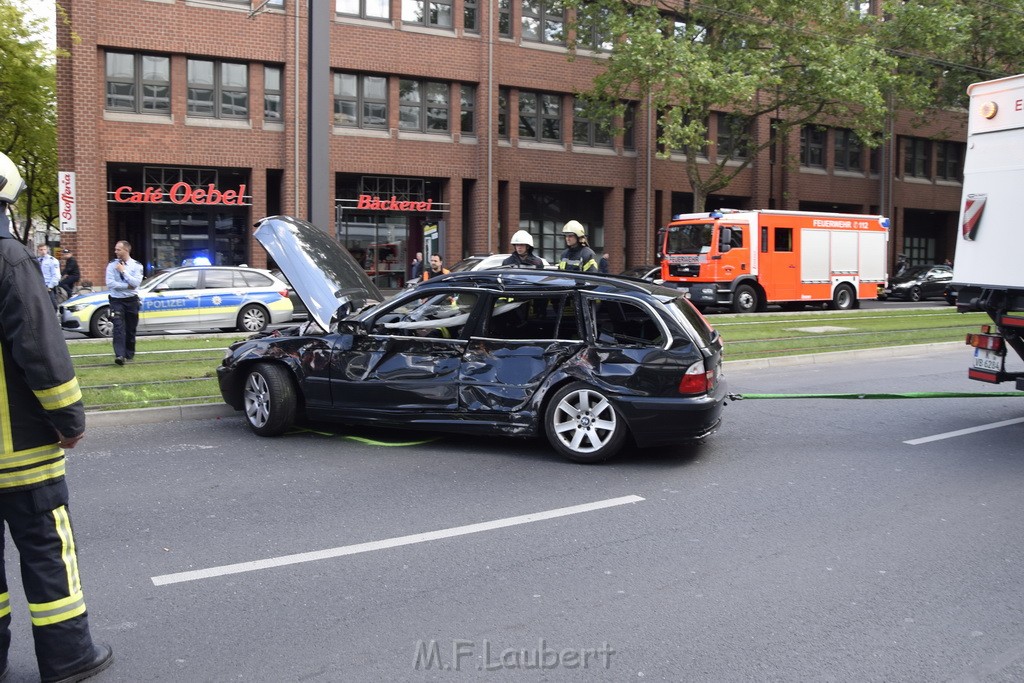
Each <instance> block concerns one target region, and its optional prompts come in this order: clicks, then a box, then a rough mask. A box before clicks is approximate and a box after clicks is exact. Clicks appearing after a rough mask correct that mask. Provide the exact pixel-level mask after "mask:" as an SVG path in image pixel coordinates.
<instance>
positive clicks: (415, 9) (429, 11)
mask: <svg viewBox="0 0 1024 683" xmlns="http://www.w3.org/2000/svg"><path fill="white" fill-rule="evenodd" d="M402 21H403V22H405V23H406V24H421V25H423V26H431V27H434V28H451V27H452V0H402Z"/></svg>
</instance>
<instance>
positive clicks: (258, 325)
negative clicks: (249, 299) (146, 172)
mask: <svg viewBox="0 0 1024 683" xmlns="http://www.w3.org/2000/svg"><path fill="white" fill-rule="evenodd" d="M269 323H270V314H269V313H268V312H267V309H265V308H263V307H262V306H258V305H256V304H249V305H248V306H245V307H244V308H242V310H240V311H239V312H238V325H237V327H238V331H239V332H262V331H263V330H265V329H267V325H268V324H269Z"/></svg>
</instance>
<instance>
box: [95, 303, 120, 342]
mask: <svg viewBox="0 0 1024 683" xmlns="http://www.w3.org/2000/svg"><path fill="white" fill-rule="evenodd" d="M89 336H90V337H113V336H114V321H113V320H111V319H110V306H101V307H100V308H98V309H96V312H95V313H93V314H92V317H91V318H89Z"/></svg>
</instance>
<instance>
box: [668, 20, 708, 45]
mask: <svg viewBox="0 0 1024 683" xmlns="http://www.w3.org/2000/svg"><path fill="white" fill-rule="evenodd" d="M671 22H672V23H671V30H672V35H673V37H675V38H676V40H681V41H686V42H693V43H703V42H704V41H705V40H707V37H708V30H707V28H706V27H704V26H702V25H700V24H697V23H694V22H686V21H680V20H678V19H671Z"/></svg>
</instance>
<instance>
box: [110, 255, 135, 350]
mask: <svg viewBox="0 0 1024 683" xmlns="http://www.w3.org/2000/svg"><path fill="white" fill-rule="evenodd" d="M114 256H115V257H116V258H115V259H114V260H113V261H111V262H110V263H108V264H107V289H109V290H110V295H109V297H108V298H109V300H110V320H111V322H113V323H114V362H115V363H117V364H118V365H124V364H125V361H129V360H131V359H132V358H134V357H135V330H136V328H137V327H138V326H139V294H138V292H137V291H136V290H138V287H139V285H140V284H142V264H141V263H139V262H138V261H136V260H135V259H133V258H132V245H131V244H129V243H128V242H127V241H125V240H121V241H119V242H118V243H117V244H115V245H114Z"/></svg>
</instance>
